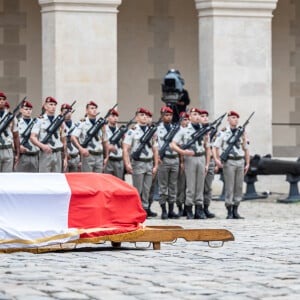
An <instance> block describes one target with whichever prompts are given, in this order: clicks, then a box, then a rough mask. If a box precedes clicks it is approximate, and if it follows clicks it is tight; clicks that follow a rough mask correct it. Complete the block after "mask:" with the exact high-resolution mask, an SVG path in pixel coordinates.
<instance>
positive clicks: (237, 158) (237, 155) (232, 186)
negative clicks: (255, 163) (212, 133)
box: [213, 111, 250, 219]
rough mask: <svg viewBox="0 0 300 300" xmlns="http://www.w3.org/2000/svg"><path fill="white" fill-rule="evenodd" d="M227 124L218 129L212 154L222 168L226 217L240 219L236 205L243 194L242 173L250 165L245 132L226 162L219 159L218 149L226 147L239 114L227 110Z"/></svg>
mask: <svg viewBox="0 0 300 300" xmlns="http://www.w3.org/2000/svg"><path fill="white" fill-rule="evenodd" d="M227 116H228V119H227V120H228V126H227V127H226V128H225V129H224V130H223V131H220V132H219V133H218V135H217V137H216V140H215V142H214V144H213V155H214V159H215V162H216V165H217V166H218V167H219V168H223V174H224V184H225V185H224V188H225V189H224V190H225V206H226V208H227V219H242V218H243V217H241V216H240V215H239V213H238V207H239V205H240V202H241V200H242V196H243V181H244V175H245V174H246V173H247V171H248V169H249V165H250V155H249V150H248V143H247V140H246V136H245V134H244V135H243V136H242V137H241V138H240V141H239V144H240V145H238V147H237V146H236V145H234V147H233V151H232V153H230V155H229V157H228V160H227V161H226V162H222V161H220V151H224V150H225V149H226V148H227V147H228V143H227V141H228V140H229V139H230V137H231V136H232V135H234V134H235V132H236V130H237V126H238V122H239V117H240V116H239V114H238V113H237V112H235V111H229V112H228V114H227Z"/></svg>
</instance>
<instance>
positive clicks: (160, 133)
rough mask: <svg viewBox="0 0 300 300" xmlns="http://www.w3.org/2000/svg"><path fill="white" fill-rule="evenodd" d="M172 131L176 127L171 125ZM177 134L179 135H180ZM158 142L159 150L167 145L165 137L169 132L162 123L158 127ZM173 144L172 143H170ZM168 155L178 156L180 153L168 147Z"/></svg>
mask: <svg viewBox="0 0 300 300" xmlns="http://www.w3.org/2000/svg"><path fill="white" fill-rule="evenodd" d="M170 126H171V129H170V130H172V128H173V127H174V125H172V124H170ZM179 131H180V129H179V130H178V132H179ZM178 132H177V133H178ZM156 133H157V141H158V149H161V147H162V146H163V145H164V144H165V140H164V137H165V136H166V134H167V133H168V130H167V129H166V127H165V125H164V123H163V122H162V123H160V124H159V126H158V127H157V131H156ZM170 142H172V141H170ZM165 154H166V155H177V154H178V153H177V152H176V151H172V150H171V149H170V147H167V150H166V152H165Z"/></svg>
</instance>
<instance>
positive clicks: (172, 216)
mask: <svg viewBox="0 0 300 300" xmlns="http://www.w3.org/2000/svg"><path fill="white" fill-rule="evenodd" d="M168 218H170V219H178V218H179V216H178V215H177V214H176V213H175V212H174V203H169V213H168Z"/></svg>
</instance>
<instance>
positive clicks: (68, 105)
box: [60, 103, 72, 110]
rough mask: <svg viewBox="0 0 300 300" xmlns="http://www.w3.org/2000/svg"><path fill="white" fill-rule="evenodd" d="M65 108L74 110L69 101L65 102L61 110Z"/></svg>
mask: <svg viewBox="0 0 300 300" xmlns="http://www.w3.org/2000/svg"><path fill="white" fill-rule="evenodd" d="M63 109H70V110H72V106H71V105H70V104H68V103H64V104H62V105H61V107H60V110H63Z"/></svg>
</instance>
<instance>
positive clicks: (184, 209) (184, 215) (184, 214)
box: [182, 204, 187, 217]
mask: <svg viewBox="0 0 300 300" xmlns="http://www.w3.org/2000/svg"><path fill="white" fill-rule="evenodd" d="M182 216H183V217H186V216H187V213H186V205H185V204H184V206H183V212H182Z"/></svg>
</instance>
